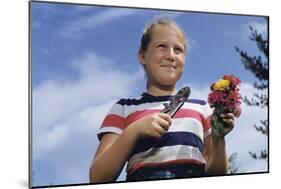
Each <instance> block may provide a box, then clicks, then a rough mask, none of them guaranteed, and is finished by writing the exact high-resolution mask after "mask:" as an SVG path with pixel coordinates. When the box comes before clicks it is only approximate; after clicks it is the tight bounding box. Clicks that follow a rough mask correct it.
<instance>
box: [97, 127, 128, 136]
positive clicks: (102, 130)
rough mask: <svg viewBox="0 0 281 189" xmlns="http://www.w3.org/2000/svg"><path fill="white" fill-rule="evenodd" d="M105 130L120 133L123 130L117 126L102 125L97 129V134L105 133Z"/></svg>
mask: <svg viewBox="0 0 281 189" xmlns="http://www.w3.org/2000/svg"><path fill="white" fill-rule="evenodd" d="M107 132H110V133H115V134H118V135H120V134H121V133H122V132H123V130H122V129H119V128H117V127H102V128H100V129H99V132H98V135H99V134H101V133H107Z"/></svg>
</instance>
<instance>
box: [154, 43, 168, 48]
mask: <svg viewBox="0 0 281 189" xmlns="http://www.w3.org/2000/svg"><path fill="white" fill-rule="evenodd" d="M156 47H157V48H166V45H165V44H162V43H160V44H158V45H157V46H156Z"/></svg>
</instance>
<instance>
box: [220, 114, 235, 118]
mask: <svg viewBox="0 0 281 189" xmlns="http://www.w3.org/2000/svg"><path fill="white" fill-rule="evenodd" d="M220 116H221V117H222V118H226V119H234V114H233V113H224V114H220Z"/></svg>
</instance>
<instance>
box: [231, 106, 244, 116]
mask: <svg viewBox="0 0 281 189" xmlns="http://www.w3.org/2000/svg"><path fill="white" fill-rule="evenodd" d="M241 112H242V110H241V107H240V106H238V107H237V108H236V109H235V110H234V111H233V114H234V116H235V117H239V116H240V115H241Z"/></svg>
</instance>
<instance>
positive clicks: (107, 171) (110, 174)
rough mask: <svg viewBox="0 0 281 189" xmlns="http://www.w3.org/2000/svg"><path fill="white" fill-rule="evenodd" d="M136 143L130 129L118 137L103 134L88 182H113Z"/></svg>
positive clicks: (134, 134) (135, 137)
mask: <svg viewBox="0 0 281 189" xmlns="http://www.w3.org/2000/svg"><path fill="white" fill-rule="evenodd" d="M136 141H137V136H136V133H135V132H134V131H133V129H132V127H128V128H127V129H125V130H124V131H123V133H122V134H121V135H120V136H119V135H117V134H114V133H107V134H104V136H103V137H102V140H101V142H100V145H99V147H98V150H97V152H96V155H95V158H94V160H93V162H92V165H91V168H90V182H109V181H115V180H116V179H117V178H118V176H119V174H120V172H121V171H122V169H123V167H124V165H125V163H126V161H127V159H128V156H129V154H130V152H131V150H132V149H133V147H134V145H135V143H136Z"/></svg>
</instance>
